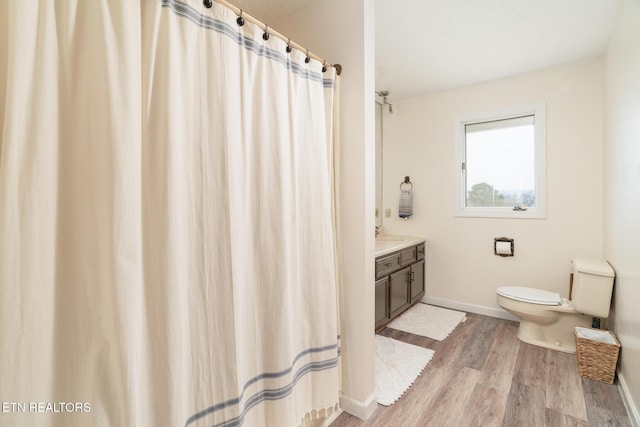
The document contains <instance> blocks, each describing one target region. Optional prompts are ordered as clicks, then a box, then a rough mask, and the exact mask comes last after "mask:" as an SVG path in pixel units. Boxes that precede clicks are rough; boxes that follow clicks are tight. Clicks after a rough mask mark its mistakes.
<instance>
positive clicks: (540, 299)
mask: <svg viewBox="0 0 640 427" xmlns="http://www.w3.org/2000/svg"><path fill="white" fill-rule="evenodd" d="M496 292H497V294H498V295H502V296H503V297H506V298H511V299H514V300H516V301H523V302H529V303H532V304H542V305H559V304H560V303H562V299H561V298H560V294H558V293H557V292H549V291H545V290H543V289H534V288H525V287H523V286H503V287H501V288H498V290H497V291H496Z"/></svg>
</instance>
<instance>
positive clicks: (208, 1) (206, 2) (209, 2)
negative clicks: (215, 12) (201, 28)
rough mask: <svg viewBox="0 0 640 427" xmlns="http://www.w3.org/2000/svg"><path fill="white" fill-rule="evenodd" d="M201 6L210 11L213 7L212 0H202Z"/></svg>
mask: <svg viewBox="0 0 640 427" xmlns="http://www.w3.org/2000/svg"><path fill="white" fill-rule="evenodd" d="M202 4H203V5H204V7H206V8H207V9H211V6H213V1H212V0H202Z"/></svg>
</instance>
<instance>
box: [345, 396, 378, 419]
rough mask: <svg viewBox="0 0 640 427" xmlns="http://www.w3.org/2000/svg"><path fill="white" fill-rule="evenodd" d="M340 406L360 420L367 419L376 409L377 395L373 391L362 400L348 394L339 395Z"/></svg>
mask: <svg viewBox="0 0 640 427" xmlns="http://www.w3.org/2000/svg"><path fill="white" fill-rule="evenodd" d="M340 406H341V407H342V409H343V410H344V411H345V412H348V413H350V414H351V415H353V416H354V417H358V418H360V419H361V420H368V419H369V417H371V415H373V413H374V412H375V411H376V409H378V396H376V394H375V392H374V393H372V394H371V395H370V396H369V397H368V398H367V400H365V401H364V402H363V401H360V400H356V399H354V398H352V397H349V396H345V395H341V396H340Z"/></svg>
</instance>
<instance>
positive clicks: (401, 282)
mask: <svg viewBox="0 0 640 427" xmlns="http://www.w3.org/2000/svg"><path fill="white" fill-rule="evenodd" d="M410 273H411V268H410V267H407V268H403V269H402V270H400V271H398V272H395V273H393V274H392V275H391V276H389V279H390V280H389V316H390V317H394V316H395V315H396V314H398V313H400V312H401V311H402V310H404V309H405V308H407V307H408V306H409V301H410V298H409V287H410V284H411V282H410V280H409V278H410Z"/></svg>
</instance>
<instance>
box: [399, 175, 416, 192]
mask: <svg viewBox="0 0 640 427" xmlns="http://www.w3.org/2000/svg"><path fill="white" fill-rule="evenodd" d="M405 184H407V185H410V187H409V190H413V183H412V182H411V178H409V177H408V176H405V177H404V181H402V182H401V183H400V191H402V190H404V188H402V186H403V185H405Z"/></svg>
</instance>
